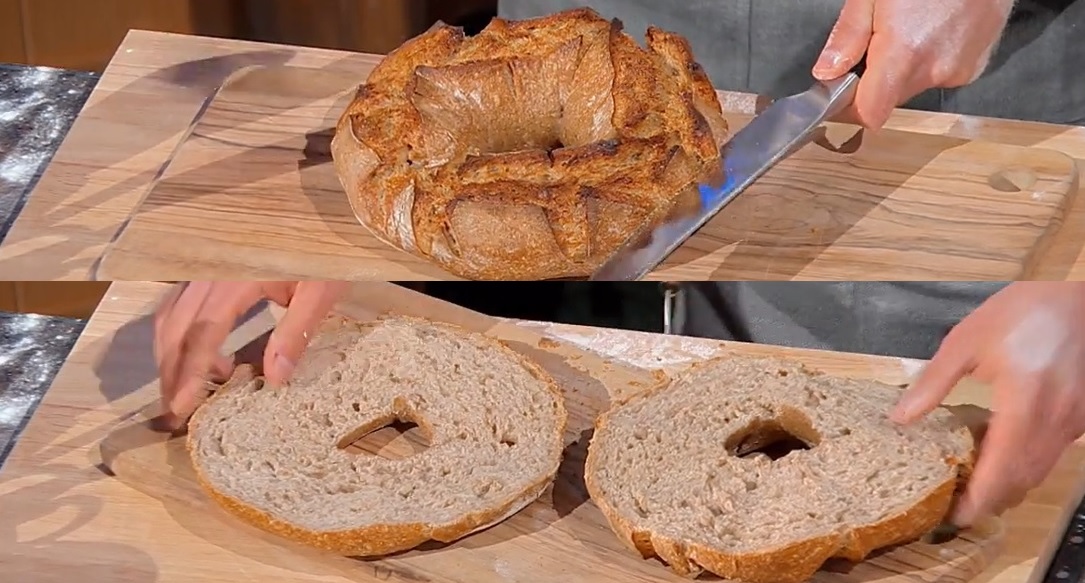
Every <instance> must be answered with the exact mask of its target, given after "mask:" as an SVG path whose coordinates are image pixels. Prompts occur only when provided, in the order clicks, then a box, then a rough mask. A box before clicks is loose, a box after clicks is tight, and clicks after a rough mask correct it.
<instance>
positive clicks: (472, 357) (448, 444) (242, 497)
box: [188, 317, 566, 556]
mask: <svg viewBox="0 0 1085 583" xmlns="http://www.w3.org/2000/svg"><path fill="white" fill-rule="evenodd" d="M395 420H400V421H404V422H412V423H415V424H417V425H418V427H419V428H420V430H421V431H422V432H423V434H424V435H425V436H426V437H427V438H428V442H429V447H428V448H427V449H425V450H424V451H421V452H419V453H417V454H415V455H413V456H410V457H407V458H404V459H385V458H382V457H378V456H375V455H360V454H354V453H350V452H348V451H345V450H344V448H345V447H346V446H347V445H349V444H350V443H352V442H354V441H356V440H357V439H358V438H360V437H362V436H363V435H365V434H367V433H369V432H371V431H373V430H376V429H379V428H381V427H383V426H385V425H387V424H389V423H391V422H393V421H395ZM565 424H566V411H565V408H564V405H563V402H562V396H561V394H560V391H559V390H558V388H557V387H556V385H555V384H554V381H553V380H552V379H551V378H550V377H549V376H548V375H547V374H546V373H545V372H544V371H543V370H541V369H540V368H539V367H537V366H536V365H534V364H532V363H530V362H529V361H527V360H525V359H524V358H523V357H521V356H520V355H519V354H517V353H515V352H513V351H512V350H510V349H508V348H506V347H504V346H503V345H501V344H500V343H498V342H497V341H495V340H492V339H490V338H488V337H486V336H483V335H480V334H475V333H471V332H467V331H465V330H461V329H458V328H453V327H451V326H447V325H443V324H436V323H431V322H427V321H422V320H415V319H408V318H390V319H385V320H382V321H380V322H378V323H375V324H359V323H355V322H352V321H349V320H345V319H343V318H339V317H334V318H331V319H329V320H327V321H326V322H325V323H324V325H323V327H322V329H321V331H320V332H319V333H318V334H316V335H315V336H314V338H313V341H312V344H311V345H310V347H309V349H308V351H307V353H306V355H305V357H304V358H303V359H302V361H301V362H300V363H299V366H298V368H297V371H296V373H295V376H294V378H293V379H292V380H291V381H290V383H289V384H288V385H286V386H283V387H272V386H270V385H267V384H265V383H264V382H263V380H262V379H261V378H259V377H256V376H254V375H253V374H252V371H251V369H245V370H240V371H239V372H238V373H237V374H235V377H234V378H233V379H231V381H230V382H229V383H227V384H226V386H225V387H224V388H223V389H222V390H220V391H218V392H217V393H216V394H215V395H214V396H213V397H212V398H211V399H209V400H208V401H207V403H206V404H204V405H203V406H202V407H201V408H200V409H199V410H198V411H197V412H196V414H195V415H194V416H193V418H192V420H191V422H190V424H189V436H188V449H189V453H190V456H191V459H192V463H193V466H194V467H195V469H196V472H197V475H198V478H199V481H200V483H201V485H202V486H203V487H204V488H205V489H207V490H208V491H209V492H210V493H211V495H212V496H213V497H214V498H215V499H216V500H217V501H218V502H219V503H221V504H222V505H223V506H224V507H225V508H226V509H227V510H229V511H230V512H232V513H234V514H236V515H237V516H239V517H241V518H242V519H244V520H246V521H248V522H250V523H252V524H254V525H256V526H258V527H260V528H263V529H265V530H269V531H271V532H274V533H276V534H279V535H282V536H286V537H289V538H292V539H295V540H298V541H300V542H303V543H308V544H310V545H314V546H318V547H321V548H325V549H328V550H333V551H336V552H340V553H343V554H348V555H360V556H376V555H384V554H388V553H392V552H396V551H400V550H405V549H409V548H412V547H414V546H417V545H419V544H421V543H422V542H425V541H426V540H438V541H451V540H455V539H457V538H460V537H462V536H464V535H466V534H469V533H470V532H473V531H475V530H477V529H480V528H484V527H485V526H488V525H490V524H493V523H495V522H498V521H500V520H502V519H504V518H505V517H507V516H509V515H510V514H512V513H515V512H516V511H517V510H519V509H521V508H523V507H524V506H525V505H527V504H529V503H530V502H532V501H533V500H535V499H536V498H537V497H538V496H539V495H540V494H541V493H542V491H543V490H544V489H545V487H546V486H547V485H548V484H549V483H550V482H551V481H552V479H553V477H554V475H555V474H556V472H557V469H558V465H559V463H560V459H561V453H562V447H563V436H562V434H563V432H564V429H565Z"/></svg>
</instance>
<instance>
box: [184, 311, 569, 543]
mask: <svg viewBox="0 0 1085 583" xmlns="http://www.w3.org/2000/svg"><path fill="white" fill-rule="evenodd" d="M393 319H394V320H399V321H407V322H411V323H416V324H421V325H425V326H428V327H435V328H442V329H444V330H447V331H451V332H454V333H456V334H459V335H463V336H466V337H468V338H470V339H472V340H473V341H475V342H479V343H482V344H485V345H488V348H490V349H491V350H494V351H498V352H501V353H502V354H504V355H506V356H507V357H509V358H511V359H513V361H514V362H516V363H518V364H519V365H520V366H522V367H523V368H524V369H525V370H527V371H528V373H529V374H531V375H532V376H534V377H536V378H537V379H539V380H540V381H542V382H543V384H544V385H545V387H546V390H547V391H549V392H550V393H551V395H552V396H553V397H554V399H555V403H556V413H557V416H556V419H557V420H558V423H557V424H556V425H555V426H554V427H553V431H555V432H556V434H557V436H558V440H559V443H564V441H563V440H564V434H565V430H566V426H567V423H568V412H567V410H566V408H565V402H564V396H563V394H562V391H561V389H560V388H559V387H558V384H557V382H556V381H555V380H554V379H553V377H551V376H550V375H549V374H548V373H547V372H546V371H545V370H544V369H543V368H542V367H541V366H539V365H538V364H536V363H534V362H533V361H531V360H529V359H528V358H527V357H525V356H523V355H522V354H520V353H519V352H516V351H515V350H513V349H511V348H509V347H508V346H507V345H506V344H505V343H504V342H503V341H501V340H498V339H495V338H491V337H489V336H486V335H484V334H479V333H475V332H470V331H468V330H465V329H463V328H460V327H458V326H454V325H451V324H446V323H443V322H436V321H432V320H428V319H424V318H417V317H409V316H395V317H383V318H380V319H378V320H375V321H373V322H358V321H355V320H352V319H348V318H345V317H342V316H331V317H329V318H327V319H326V320H325V321H324V323H323V324H322V325H321V328H320V330H321V333H334V332H335V330H336V329H341V328H343V327H353V328H354V329H356V330H364V329H371V328H373V327H376V326H378V325H380V323H381V322H383V321H385V320H393ZM258 378H259V377H258V376H257V375H256V374H255V369H254V368H253V367H252V366H249V365H242V366H239V367H238V368H237V369H236V370H235V371H234V374H233V375H232V376H231V378H230V379H229V380H228V381H227V382H226V383H224V384H223V385H222V387H221V388H219V389H218V390H216V391H215V393H214V394H213V395H211V397H209V398H208V399H207V400H206V401H204V403H203V404H202V405H200V407H199V409H197V410H196V412H195V413H194V414H193V415H192V417H191V418H190V419H189V422H188V435H187V437H186V441H185V446H186V450H187V452H188V454H189V459H190V460H191V461H192V466H193V469H194V470H195V474H196V479H197V482H198V483H199V485H200V487H201V488H202V489H203V490H204V491H205V492H206V493H207V494H208V495H209V496H210V497H211V498H212V499H213V500H214V501H215V502H216V503H218V504H219V505H220V506H221V507H222V508H224V509H225V510H226V511H228V512H229V513H230V514H232V515H234V516H235V517H237V518H239V519H241V520H242V521H244V522H246V523H248V524H250V525H252V526H255V527H257V528H259V529H261V530H263V531H266V532H270V533H272V534H275V535H278V536H281V537H284V538H287V539H290V540H293V541H295V542H299V543H302V544H305V545H308V546H312V547H316V548H320V549H324V550H327V551H332V552H335V553H339V554H342V555H346V556H357V557H379V556H385V555H389V554H393V553H396V552H400V551H405V550H408V549H412V548H414V547H417V546H418V545H420V544H422V543H425V542H427V541H431V540H434V541H438V542H443V543H447V542H453V541H455V540H458V539H460V538H463V537H465V536H467V535H470V534H473V533H475V532H478V531H481V530H485V529H486V528H489V527H491V526H493V525H496V524H498V523H500V522H503V521H504V520H506V519H508V518H509V517H511V516H513V515H514V514H516V513H517V512H519V511H520V510H522V509H523V508H525V507H527V506H528V505H530V504H531V503H532V502H534V501H535V500H537V499H538V498H539V496H541V495H542V494H543V492H544V491H545V490H546V488H547V486H549V485H550V484H551V483H552V482H553V481H554V478H555V476H556V475H557V472H558V469H559V467H560V464H561V459H562V451H563V450H562V448H559V449H558V451H557V454H556V455H555V456H553V460H552V463H551V464H550V467H549V469H548V471H547V472H546V473H544V474H541V475H540V476H538V479H536V480H535V481H534V482H532V483H531V484H529V485H528V486H527V487H525V488H523V489H522V490H521V491H519V492H516V493H512V494H511V495H509V496H507V497H506V498H504V499H502V500H500V501H498V502H497V503H495V504H493V505H492V506H491V507H489V508H487V509H485V510H484V511H481V512H474V513H469V514H465V515H462V516H460V517H459V519H458V520H455V521H452V522H449V523H445V524H433V523H422V522H415V523H395V524H371V525H367V526H362V527H358V528H351V529H345V530H337V531H317V530H313V529H309V528H304V527H301V526H298V525H295V524H292V523H290V522H288V521H285V520H282V519H279V518H277V517H275V516H274V515H272V514H271V513H270V512H267V511H265V510H262V509H260V508H257V507H256V506H254V505H252V504H248V503H246V502H245V501H244V500H241V499H239V498H237V497H235V496H231V495H230V494H227V493H225V492H223V491H221V490H220V489H218V488H217V487H216V486H215V485H214V483H213V481H212V480H210V479H209V478H208V476H207V474H206V471H205V469H204V468H203V467H201V465H200V464H198V463H196V461H195V460H196V459H197V456H195V455H194V449H195V447H196V437H195V436H196V435H198V434H199V432H200V428H201V424H202V423H208V422H209V421H206V419H205V418H206V417H208V416H209V415H210V413H209V411H211V410H213V408H214V403H215V400H216V399H218V398H221V396H222V395H224V394H226V393H227V392H228V391H231V390H236V389H239V388H241V387H244V386H247V385H248V384H249V382H251V381H252V380H254V379H258Z"/></svg>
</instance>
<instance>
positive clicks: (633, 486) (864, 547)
mask: <svg viewBox="0 0 1085 583" xmlns="http://www.w3.org/2000/svg"><path fill="white" fill-rule="evenodd" d="M899 395H900V390H899V389H898V388H896V387H891V386H888V385H884V384H880V383H876V382H868V381H857V380H847V379H841V378H831V377H828V376H823V375H816V374H811V373H810V372H808V371H806V370H804V369H802V368H801V367H800V366H798V365H796V364H792V363H788V362H784V361H777V360H768V359H766V360H760V359H743V358H730V357H724V358H720V359H716V360H712V361H709V362H707V363H705V364H703V365H701V366H697V367H694V368H693V369H692V370H691V371H689V372H687V373H686V374H684V375H682V376H679V377H678V378H677V379H675V380H674V381H673V382H672V383H671V384H669V385H668V386H664V387H660V388H657V389H653V390H650V391H647V392H646V393H643V394H641V395H637V396H634V397H632V398H630V399H628V400H627V401H626V402H624V403H621V404H619V405H617V406H616V407H614V408H613V409H612V410H610V411H608V412H607V413H605V414H604V415H602V416H601V417H600V418H599V420H598V422H597V424H596V429H595V434H594V436H593V438H592V441H591V445H590V447H589V450H588V457H587V462H586V465H587V467H586V476H585V477H586V483H587V487H588V491H589V492H590V493H591V497H592V500H593V501H594V502H595V504H596V505H598V507H599V508H600V509H601V510H602V512H603V514H604V515H606V518H607V520H608V522H609V523H610V526H611V528H613V530H614V532H615V533H617V535H618V536H619V537H620V538H621V540H622V541H623V542H624V543H625V544H627V545H629V546H630V547H632V548H633V549H635V550H636V551H638V552H640V553H641V555H642V556H644V557H645V558H648V557H659V558H661V559H662V560H663V561H665V562H666V563H667V564H669V565H670V567H671V568H672V569H673V570H674V571H675V572H677V573H680V574H683V575H687V576H693V575H696V574H698V573H700V572H701V571H702V570H707V571H710V572H712V573H714V574H716V575H718V576H720V577H722V578H724V579H728V580H734V581H744V582H747V583H799V582H801V581H806V580H808V579H810V577H811V576H813V574H814V573H815V572H816V571H817V569H818V568H820V567H821V565H822V564H823V563H824V562H825V561H826V560H828V559H830V558H833V557H841V558H845V559H848V560H852V561H859V560H862V559H863V558H865V557H866V556H867V555H868V554H869V553H870V552H871V551H873V550H875V549H878V548H881V547H885V546H889V545H893V544H897V543H901V542H905V541H911V540H914V539H917V538H919V537H921V536H922V535H923V534H925V533H927V532H929V531H931V530H932V529H934V528H935V527H936V526H938V525H939V524H940V522H941V521H942V519H943V517H944V516H945V514H946V512H947V511H948V509H949V507H950V503H951V500H952V498H953V495H954V491H955V489H956V488H957V486H958V480H959V479H963V478H964V476H966V475H967V474H968V472H970V469H971V464H972V459H973V440H972V436H971V433H970V432H969V430H968V428H967V427H965V426H963V425H962V424H961V423H960V422H958V421H957V420H956V419H955V417H954V416H953V415H952V414H951V413H950V412H949V411H947V410H945V409H939V410H936V411H934V412H933V413H932V414H931V415H930V416H928V417H927V418H926V419H924V420H923V421H921V422H918V423H916V424H914V425H911V426H908V427H900V426H897V425H896V424H894V423H892V422H891V421H889V420H888V419H887V416H886V414H887V412H888V411H889V410H890V408H891V407H892V405H893V404H894V402H895V400H896V399H897V398H898V397H899Z"/></svg>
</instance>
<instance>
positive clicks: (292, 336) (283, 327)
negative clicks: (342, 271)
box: [264, 281, 347, 385]
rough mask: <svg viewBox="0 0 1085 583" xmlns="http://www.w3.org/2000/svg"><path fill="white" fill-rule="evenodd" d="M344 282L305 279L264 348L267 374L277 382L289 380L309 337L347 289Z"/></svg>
mask: <svg viewBox="0 0 1085 583" xmlns="http://www.w3.org/2000/svg"><path fill="white" fill-rule="evenodd" d="M346 288H347V286H346V284H344V283H343V282H324V281H314V282H301V283H298V284H297V287H296V288H295V290H294V294H293V297H291V298H290V300H289V305H288V307H287V310H286V314H285V315H284V316H283V318H282V320H280V321H279V323H278V325H276V326H275V330H274V331H273V332H272V333H271V338H270V339H269V340H268V345H267V349H266V350H265V351H264V374H265V375H266V376H267V380H268V382H270V383H271V384H273V385H277V384H282V383H284V382H286V381H287V380H289V378H290V375H291V374H293V372H294V367H295V366H297V363H298V361H299V360H300V359H301V356H302V354H303V353H304V352H305V348H306V347H307V346H308V344H309V339H310V338H311V337H312V335H313V333H314V332H315V331H316V329H317V326H319V325H320V322H321V320H323V319H324V317H325V316H327V315H328V312H330V311H331V309H332V306H334V305H335V302H337V301H338V300H339V298H340V297H341V296H342V294H343V293H344V292H345V291H346Z"/></svg>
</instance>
